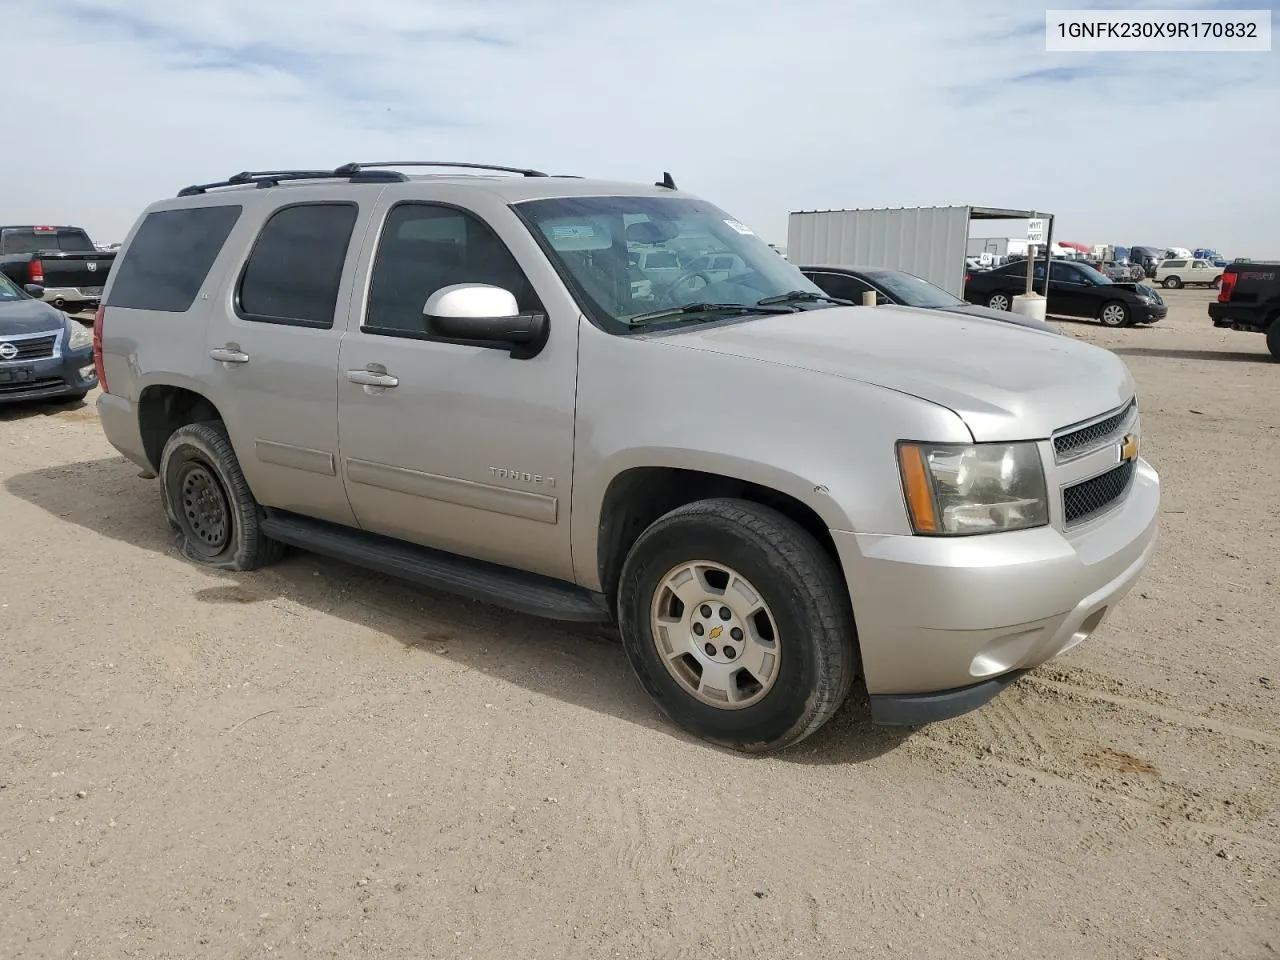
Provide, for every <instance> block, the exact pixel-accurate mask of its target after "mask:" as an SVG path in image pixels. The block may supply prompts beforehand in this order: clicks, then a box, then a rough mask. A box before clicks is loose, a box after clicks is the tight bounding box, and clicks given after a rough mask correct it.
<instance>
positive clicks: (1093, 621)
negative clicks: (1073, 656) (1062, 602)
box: [1061, 607, 1111, 653]
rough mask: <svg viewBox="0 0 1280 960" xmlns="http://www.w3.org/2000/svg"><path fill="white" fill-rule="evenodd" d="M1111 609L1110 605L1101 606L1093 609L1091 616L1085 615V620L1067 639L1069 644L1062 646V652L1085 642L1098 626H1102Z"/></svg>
mask: <svg viewBox="0 0 1280 960" xmlns="http://www.w3.org/2000/svg"><path fill="white" fill-rule="evenodd" d="M1110 609H1111V608H1110V607H1101V608H1100V609H1098V610H1095V611H1093V613H1091V614H1089V616H1087V617H1085V618H1084V621H1083V622H1082V623H1081V624H1080V626H1079V627H1077V628H1076V632H1075V633H1073V634H1072V635H1071V639H1070V640H1068V641H1067V645H1066V646H1065V647H1063V648H1062V651H1061V652H1063V653H1065V652H1066V651H1067V650H1070V649H1071V648H1072V647H1074V646H1075V645H1076V644H1078V643H1083V642H1084V641H1085V640H1088V639H1089V638H1090V637H1091V636H1093V633H1094V631H1095V630H1097V629H1098V627H1100V626H1102V621H1103V620H1105V619H1106V617H1107V611H1108V610H1110Z"/></svg>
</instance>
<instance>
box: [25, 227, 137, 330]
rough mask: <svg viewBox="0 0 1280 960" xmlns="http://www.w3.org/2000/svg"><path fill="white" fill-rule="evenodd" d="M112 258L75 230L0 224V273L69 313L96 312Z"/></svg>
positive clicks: (86, 235)
mask: <svg viewBox="0 0 1280 960" xmlns="http://www.w3.org/2000/svg"><path fill="white" fill-rule="evenodd" d="M115 258H116V255H115V254H114V253H106V252H103V251H101V250H99V249H98V248H97V247H95V246H94V245H93V241H92V240H90V239H89V235H88V234H87V233H85V232H84V230H82V229H80V228H79V227H56V226H4V225H0V273H3V274H4V275H5V276H7V277H8V278H9V279H10V280H12V281H13V282H14V283H16V284H17V285H18V287H19V288H22V287H25V286H26V285H27V284H29V283H30V284H36V285H37V286H41V287H44V295H43V297H42V299H43V300H44V301H45V302H46V303H51V304H53V306H55V307H57V308H58V309H59V310H65V311H67V312H68V313H78V312H80V311H82V310H93V309H97V306H98V303H99V301H100V300H101V299H102V288H103V286H104V285H105V284H106V282H107V275H108V274H109V273H110V272H111V265H112V263H113V262H114V261H115Z"/></svg>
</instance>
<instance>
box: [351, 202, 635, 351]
mask: <svg viewBox="0 0 1280 960" xmlns="http://www.w3.org/2000/svg"><path fill="white" fill-rule="evenodd" d="M624 268H625V264H624ZM456 283H484V284H489V285H491V286H495V287H501V288H502V289H504V290H506V291H507V292H509V293H511V294H512V295H513V296H514V297H515V298H516V304H517V306H518V307H519V308H520V310H521V312H533V311H540V310H541V309H542V308H541V305H540V303H539V301H538V298H537V295H536V294H535V293H534V291H533V287H532V285H531V284H530V283H529V281H528V279H527V278H526V277H525V275H524V271H522V270H521V269H520V265H519V264H518V263H516V261H515V258H514V257H513V256H512V255H511V251H510V250H508V249H507V246H506V244H504V243H503V242H502V240H501V239H499V237H498V235H497V234H495V233H494V232H493V230H492V229H491V228H490V227H489V226H488V225H487V224H486V223H484V222H483V221H481V220H480V219H479V218H478V217H476V216H475V215H474V214H471V213H468V212H466V211H464V210H459V209H457V208H456V207H448V206H442V205H438V204H429V203H402V204H399V205H398V206H395V207H392V209H391V212H390V213H388V214H387V220H386V223H385V224H384V226H383V228H382V236H381V237H380V239H379V240H378V250H377V253H376V254H375V255H374V259H373V274H372V277H371V278H370V283H369V303H368V308H367V310H366V312H365V318H364V324H363V326H364V327H365V329H367V330H370V331H372V332H374V333H388V334H400V335H404V334H411V335H418V336H425V335H426V333H425V328H424V325H423V308H424V307H425V306H426V304H427V298H428V297H430V296H431V295H432V294H433V293H435V292H436V291H437V290H439V289H441V288H442V287H448V286H452V285H453V284H456Z"/></svg>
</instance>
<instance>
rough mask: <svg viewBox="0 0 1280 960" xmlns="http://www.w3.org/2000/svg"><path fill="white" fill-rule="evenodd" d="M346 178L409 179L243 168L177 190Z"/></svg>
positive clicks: (385, 173) (387, 173)
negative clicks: (221, 177) (224, 177)
mask: <svg viewBox="0 0 1280 960" xmlns="http://www.w3.org/2000/svg"><path fill="white" fill-rule="evenodd" d="M334 179H345V180H348V181H349V182H351V183H402V182H404V181H405V180H408V179H409V178H408V177H406V176H405V175H404V174H403V173H397V172H396V171H394V170H356V171H345V170H343V169H342V168H338V169H337V170H242V171H240V172H239V173H233V174H232V175H231V176H229V177H227V179H225V180H215V181H213V182H212V183H194V184H192V185H191V186H189V187H183V188H182V189H181V190H179V191H178V196H180V197H194V196H198V195H199V194H202V193H207V192H208V191H210V190H216V189H218V188H219V187H243V186H247V185H249V184H253V185H255V186H257V187H259V188H265V187H275V186H278V185H279V184H281V183H283V182H285V181H289V180H334Z"/></svg>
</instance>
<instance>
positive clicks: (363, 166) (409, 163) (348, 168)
mask: <svg viewBox="0 0 1280 960" xmlns="http://www.w3.org/2000/svg"><path fill="white" fill-rule="evenodd" d="M370 167H458V168H464V169H468V170H499V171H501V172H503V173H518V174H520V176H522V177H545V176H547V174H545V173H543V172H542V171H541V170H529V169H526V168H524V167H500V166H497V165H495V164H492V163H448V162H446V161H444V160H404V161H402V162H400V163H394V162H392V161H390V160H381V161H379V162H377V163H344V164H343V165H342V166H340V167H339V168H338V169H337V170H336V171H334V172H335V173H337V174H338V175H339V176H346V175H354V174H357V173H360V172H362V171H364V170H368V169H369V168H370Z"/></svg>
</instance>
